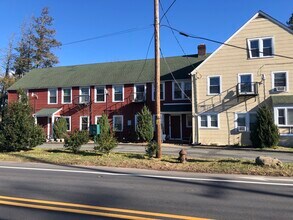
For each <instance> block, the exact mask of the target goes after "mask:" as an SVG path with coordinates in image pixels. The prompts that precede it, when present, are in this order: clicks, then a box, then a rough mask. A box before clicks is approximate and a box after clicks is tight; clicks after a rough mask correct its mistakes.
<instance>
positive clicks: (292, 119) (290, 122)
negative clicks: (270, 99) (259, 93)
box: [274, 107, 293, 127]
mask: <svg viewBox="0 0 293 220" xmlns="http://www.w3.org/2000/svg"><path fill="white" fill-rule="evenodd" d="M274 113H275V114H274V115H275V123H276V124H277V125H278V126H279V127H288V126H293V107H277V108H274Z"/></svg>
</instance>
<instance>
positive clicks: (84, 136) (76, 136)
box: [64, 130, 89, 154]
mask: <svg viewBox="0 0 293 220" xmlns="http://www.w3.org/2000/svg"><path fill="white" fill-rule="evenodd" d="M88 141H89V133H88V131H79V130H75V131H73V132H72V133H71V134H70V135H69V136H68V137H66V138H65V143H64V147H65V148H67V149H69V150H71V151H72V152H73V153H75V154H76V153H78V151H79V150H80V147H81V146H82V145H83V144H87V143H88Z"/></svg>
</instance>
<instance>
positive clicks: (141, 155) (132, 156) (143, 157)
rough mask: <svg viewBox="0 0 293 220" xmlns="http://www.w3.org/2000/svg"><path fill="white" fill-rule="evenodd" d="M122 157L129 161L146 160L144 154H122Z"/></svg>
mask: <svg viewBox="0 0 293 220" xmlns="http://www.w3.org/2000/svg"><path fill="white" fill-rule="evenodd" d="M123 156H125V157H128V158H130V159H139V160H143V159H146V158H145V155H144V154H123Z"/></svg>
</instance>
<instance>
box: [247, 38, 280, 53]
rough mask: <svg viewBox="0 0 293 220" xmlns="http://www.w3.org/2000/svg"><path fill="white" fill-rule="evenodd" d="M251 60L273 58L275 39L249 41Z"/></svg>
mask: <svg viewBox="0 0 293 220" xmlns="http://www.w3.org/2000/svg"><path fill="white" fill-rule="evenodd" d="M248 49H249V57H250V58H258V57H271V56H273V52H274V45H273V38H271V37H267V38H255V39H249V40H248Z"/></svg>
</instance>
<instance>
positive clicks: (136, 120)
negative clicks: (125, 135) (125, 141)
mask: <svg viewBox="0 0 293 220" xmlns="http://www.w3.org/2000/svg"><path fill="white" fill-rule="evenodd" d="M137 123H138V114H135V115H134V129H135V131H136V128H137Z"/></svg>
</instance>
